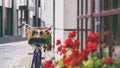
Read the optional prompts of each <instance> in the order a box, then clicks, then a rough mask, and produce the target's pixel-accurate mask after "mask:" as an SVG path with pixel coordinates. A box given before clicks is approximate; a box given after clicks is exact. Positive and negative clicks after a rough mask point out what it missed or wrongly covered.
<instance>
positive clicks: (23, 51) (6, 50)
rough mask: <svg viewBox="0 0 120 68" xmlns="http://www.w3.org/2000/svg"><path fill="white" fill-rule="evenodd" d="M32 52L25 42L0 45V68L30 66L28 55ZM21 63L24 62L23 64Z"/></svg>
mask: <svg viewBox="0 0 120 68" xmlns="http://www.w3.org/2000/svg"><path fill="white" fill-rule="evenodd" d="M32 51H33V49H32V47H31V46H30V45H28V44H27V41H22V42H15V43H8V44H0V68H25V65H26V66H30V63H31V57H32V55H28V53H32ZM26 58H27V59H26ZM22 61H26V62H24V63H23V62H22ZM22 65H23V67H22Z"/></svg>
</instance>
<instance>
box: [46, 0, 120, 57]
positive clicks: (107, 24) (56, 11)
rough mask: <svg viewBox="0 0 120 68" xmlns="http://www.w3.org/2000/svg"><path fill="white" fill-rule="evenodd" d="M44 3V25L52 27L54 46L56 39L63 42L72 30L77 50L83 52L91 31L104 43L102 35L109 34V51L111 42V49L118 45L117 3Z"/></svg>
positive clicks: (77, 0) (60, 0)
mask: <svg viewBox="0 0 120 68" xmlns="http://www.w3.org/2000/svg"><path fill="white" fill-rule="evenodd" d="M45 1H46V2H45V5H46V12H47V13H46V23H52V26H53V32H54V33H53V42H54V43H53V44H54V45H55V42H56V41H55V40H57V39H61V40H62V42H64V40H65V39H66V37H67V35H68V32H69V31H72V30H75V29H77V31H78V34H77V39H79V40H80V41H81V46H80V49H81V50H82V49H83V48H85V44H86V37H87V34H89V33H90V32H91V31H93V32H97V33H99V34H100V38H101V39H102V40H105V38H104V32H105V31H110V35H109V36H110V38H109V41H108V44H109V45H110V48H111V47H112V46H113V41H112V40H114V42H115V45H120V42H119V41H120V31H119V29H120V9H119V8H120V0H45ZM112 35H114V37H112ZM56 48H57V47H55V50H56ZM109 50H110V51H111V49H109ZM111 53H112V52H110V54H109V55H110V56H111V55H112V54H111ZM58 57H59V56H57V55H56V58H58Z"/></svg>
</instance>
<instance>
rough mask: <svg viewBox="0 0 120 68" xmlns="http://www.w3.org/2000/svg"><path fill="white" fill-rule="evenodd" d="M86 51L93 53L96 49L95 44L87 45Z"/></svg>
mask: <svg viewBox="0 0 120 68" xmlns="http://www.w3.org/2000/svg"><path fill="white" fill-rule="evenodd" d="M86 49H88V50H90V51H95V50H97V49H98V45H97V43H88V44H87V47H86Z"/></svg>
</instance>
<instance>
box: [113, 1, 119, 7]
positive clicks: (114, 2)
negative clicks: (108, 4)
mask: <svg viewBox="0 0 120 68" xmlns="http://www.w3.org/2000/svg"><path fill="white" fill-rule="evenodd" d="M112 7H113V9H115V8H118V0H112Z"/></svg>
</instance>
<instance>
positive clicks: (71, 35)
mask: <svg viewBox="0 0 120 68" xmlns="http://www.w3.org/2000/svg"><path fill="white" fill-rule="evenodd" d="M76 34H77V31H76V30H74V31H71V32H70V33H69V35H68V38H73V37H75V36H76Z"/></svg>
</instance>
